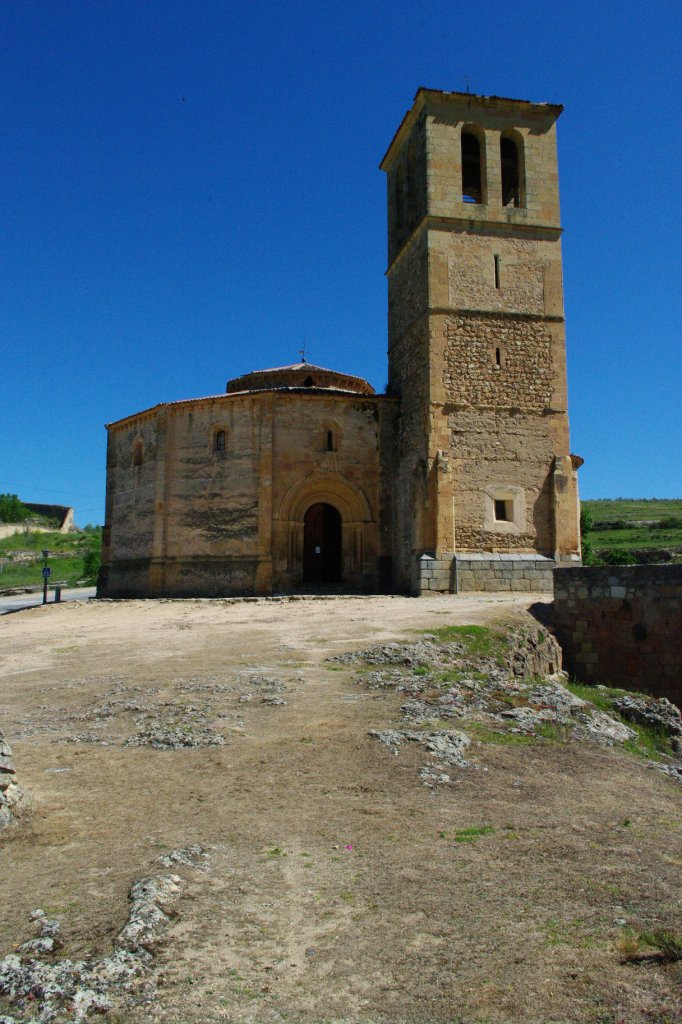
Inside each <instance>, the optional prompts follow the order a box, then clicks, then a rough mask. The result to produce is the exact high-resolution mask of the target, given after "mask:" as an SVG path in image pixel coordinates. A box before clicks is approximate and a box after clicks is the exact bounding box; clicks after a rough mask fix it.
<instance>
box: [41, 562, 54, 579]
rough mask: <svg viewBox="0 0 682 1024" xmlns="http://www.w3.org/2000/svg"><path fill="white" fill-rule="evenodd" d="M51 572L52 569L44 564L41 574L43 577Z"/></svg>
mask: <svg viewBox="0 0 682 1024" xmlns="http://www.w3.org/2000/svg"><path fill="white" fill-rule="evenodd" d="M51 572H52V569H50V567H49V565H46V566H45V568H44V569H43V576H44V577H45V579H47V578H48V577H49V575H50V573H51Z"/></svg>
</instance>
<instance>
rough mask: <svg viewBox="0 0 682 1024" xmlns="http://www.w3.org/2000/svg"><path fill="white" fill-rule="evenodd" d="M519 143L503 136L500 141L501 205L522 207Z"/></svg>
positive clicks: (507, 136)
mask: <svg viewBox="0 0 682 1024" xmlns="http://www.w3.org/2000/svg"><path fill="white" fill-rule="evenodd" d="M520 150H521V142H520V141H518V142H517V141H516V140H515V139H512V138H510V136H509V135H503V136H502V138H501V139H500V165H501V169H502V205H503V206H523V205H524V201H523V173H522V171H523V169H522V160H521V152H520Z"/></svg>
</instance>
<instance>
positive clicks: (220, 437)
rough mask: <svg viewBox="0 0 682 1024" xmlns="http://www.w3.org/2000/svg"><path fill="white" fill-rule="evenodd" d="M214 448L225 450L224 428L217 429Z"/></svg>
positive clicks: (219, 450) (216, 450)
mask: <svg viewBox="0 0 682 1024" xmlns="http://www.w3.org/2000/svg"><path fill="white" fill-rule="evenodd" d="M213 450H214V451H215V452H224V451H225V431H224V430H218V431H216V435H215V441H214V443H213Z"/></svg>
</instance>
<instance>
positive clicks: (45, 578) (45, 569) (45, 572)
mask: <svg viewBox="0 0 682 1024" xmlns="http://www.w3.org/2000/svg"><path fill="white" fill-rule="evenodd" d="M49 554H50V552H49V551H43V558H44V559H45V565H44V566H43V604H47V581H48V580H49V578H50V573H51V572H52V570H51V569H50V567H49V565H48V564H47V559H48V556H49Z"/></svg>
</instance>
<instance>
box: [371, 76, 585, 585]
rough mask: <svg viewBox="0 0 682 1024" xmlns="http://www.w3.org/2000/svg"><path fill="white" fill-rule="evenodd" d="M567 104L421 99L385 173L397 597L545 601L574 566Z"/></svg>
mask: <svg viewBox="0 0 682 1024" xmlns="http://www.w3.org/2000/svg"><path fill="white" fill-rule="evenodd" d="M562 109H563V108H562V107H561V106H556V105H553V104H545V103H529V102H526V101H523V100H511V99H502V98H499V97H488V96H473V95H469V94H466V93H445V92H440V91H436V90H431V89H420V90H419V91H418V92H417V95H416V97H415V100H414V104H413V106H412V108H411V110H409V111H408V113H407V114H406V115H405V117H404V119H403V121H402V124H401V125H400V127H399V129H398V131H397V133H396V135H395V137H394V139H393V141H392V142H391V145H390V147H389V149H388V152H387V153H386V156H385V157H384V159H383V161H382V164H381V167H382V169H383V170H385V171H386V172H387V176H388V271H387V276H388V297H389V301H388V304H389V390H390V392H391V393H393V394H394V395H397V396H398V397H399V399H400V416H399V421H398V428H397V434H396V454H395V459H396V461H395V468H394V477H393V515H392V522H393V561H394V572H395V582H396V585H397V587H398V588H399V589H409V590H412V591H413V592H420V591H424V590H437V591H438V590H441V591H443V590H445V591H447V590H457V589H476V590H481V589H490V590H500V589H520V590H530V589H537V588H538V587H540V588H543V589H549V588H550V587H551V571H550V570H551V569H552V568H553V567H554V565H555V564H558V563H571V562H576V561H578V560H579V558H580V538H579V515H578V501H577V480H576V469H577V467H578V466H579V465H580V462H581V460H580V459H579V458H577V457H575V456H571V455H570V449H569V438H568V413H567V397H566V354H565V338H564V312H563V296H562V273H561V226H560V218H559V188H558V172H557V154H556V121H557V118H558V117H559V115H560V113H561V111H562Z"/></svg>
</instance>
